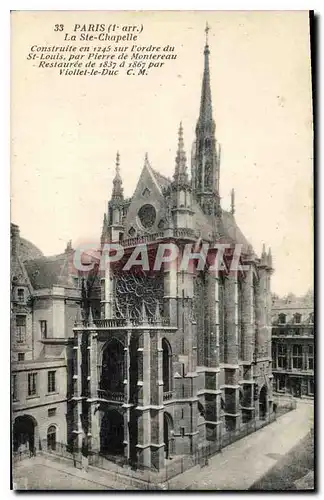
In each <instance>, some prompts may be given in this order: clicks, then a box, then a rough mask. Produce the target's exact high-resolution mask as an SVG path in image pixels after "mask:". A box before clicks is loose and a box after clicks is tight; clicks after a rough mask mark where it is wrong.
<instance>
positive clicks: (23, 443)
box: [13, 415, 37, 454]
mask: <svg viewBox="0 0 324 500" xmlns="http://www.w3.org/2000/svg"><path fill="white" fill-rule="evenodd" d="M36 426H37V422H36V420H35V419H34V418H33V417H31V416H29V415H22V416H21V417H17V418H16V419H15V422H14V425H13V448H14V452H15V453H26V454H28V453H34V449H35V428H36Z"/></svg>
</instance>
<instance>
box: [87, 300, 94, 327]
mask: <svg viewBox="0 0 324 500" xmlns="http://www.w3.org/2000/svg"><path fill="white" fill-rule="evenodd" d="M88 325H89V326H94V321H93V314H92V307H91V305H90V307H89V316H88Z"/></svg>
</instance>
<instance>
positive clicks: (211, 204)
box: [191, 24, 220, 215]
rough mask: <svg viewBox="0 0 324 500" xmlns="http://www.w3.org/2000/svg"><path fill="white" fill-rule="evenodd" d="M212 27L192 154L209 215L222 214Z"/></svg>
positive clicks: (200, 198)
mask: <svg viewBox="0 0 324 500" xmlns="http://www.w3.org/2000/svg"><path fill="white" fill-rule="evenodd" d="M209 30H210V28H209V26H208V24H206V29H205V33H206V41H205V48H204V72H203V78H202V89H201V99H200V110H199V117H198V121H197V126H196V141H195V144H194V151H193V156H192V166H191V170H192V186H193V189H194V191H195V195H196V199H197V201H198V203H199V204H200V206H201V208H202V210H203V211H204V212H205V213H206V214H208V215H218V214H219V213H220V198H219V165H220V147H219V145H218V143H217V141H216V138H215V129H216V126H215V122H214V120H213V110H212V98H211V89H210V70H209V55H210V51H209V44H208V33H209Z"/></svg>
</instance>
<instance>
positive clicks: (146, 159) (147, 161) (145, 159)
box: [144, 152, 150, 167]
mask: <svg viewBox="0 0 324 500" xmlns="http://www.w3.org/2000/svg"><path fill="white" fill-rule="evenodd" d="M144 165H145V166H147V167H149V166H150V162H149V158H148V153H147V152H146V153H145V156H144Z"/></svg>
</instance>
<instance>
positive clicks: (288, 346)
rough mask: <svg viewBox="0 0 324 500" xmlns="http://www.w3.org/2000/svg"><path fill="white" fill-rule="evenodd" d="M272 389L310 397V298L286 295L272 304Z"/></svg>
mask: <svg viewBox="0 0 324 500" xmlns="http://www.w3.org/2000/svg"><path fill="white" fill-rule="evenodd" d="M272 368H273V375H274V378H273V384H274V385H273V389H274V391H275V392H276V393H278V394H292V395H293V396H295V397H312V398H313V397H314V297H313V294H312V293H308V294H307V295H305V296H304V297H295V296H294V295H288V296H287V297H285V298H281V299H280V298H273V303H272Z"/></svg>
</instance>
